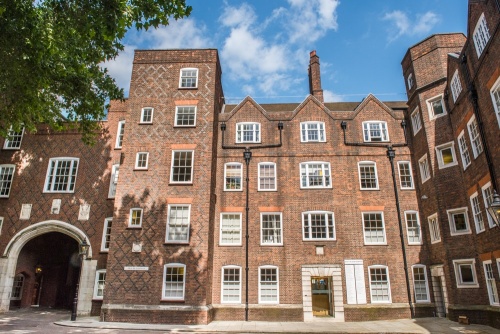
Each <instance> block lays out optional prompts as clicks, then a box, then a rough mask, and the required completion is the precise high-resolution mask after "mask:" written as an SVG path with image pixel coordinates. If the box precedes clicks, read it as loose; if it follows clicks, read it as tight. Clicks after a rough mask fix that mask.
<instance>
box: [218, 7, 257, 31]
mask: <svg viewBox="0 0 500 334" xmlns="http://www.w3.org/2000/svg"><path fill="white" fill-rule="evenodd" d="M255 20H256V15H255V11H254V10H253V8H252V7H250V5H249V4H247V3H242V4H241V6H240V7H231V6H228V7H225V8H224V12H223V13H222V15H221V16H220V18H219V21H220V22H221V23H222V25H224V26H226V27H238V26H244V27H248V26H250V25H251V24H252V23H254V22H255Z"/></svg>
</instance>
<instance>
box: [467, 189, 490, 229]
mask: <svg viewBox="0 0 500 334" xmlns="http://www.w3.org/2000/svg"><path fill="white" fill-rule="evenodd" d="M479 203H480V202H479V194H478V193H477V191H476V192H475V193H473V194H472V195H471V196H470V206H471V208H472V217H473V219H474V226H475V227H476V234H479V233H481V232H484V231H485V230H486V229H485V227H484V215H483V212H482V211H481V205H480V204H479ZM486 214H488V213H486Z"/></svg>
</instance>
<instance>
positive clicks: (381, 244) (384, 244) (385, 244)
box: [364, 242, 388, 246]
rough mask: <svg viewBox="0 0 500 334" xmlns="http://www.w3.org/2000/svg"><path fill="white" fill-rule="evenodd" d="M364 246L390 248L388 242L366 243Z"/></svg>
mask: <svg viewBox="0 0 500 334" xmlns="http://www.w3.org/2000/svg"><path fill="white" fill-rule="evenodd" d="M364 246H388V245H387V242H385V243H380V244H367V243H365V244H364Z"/></svg>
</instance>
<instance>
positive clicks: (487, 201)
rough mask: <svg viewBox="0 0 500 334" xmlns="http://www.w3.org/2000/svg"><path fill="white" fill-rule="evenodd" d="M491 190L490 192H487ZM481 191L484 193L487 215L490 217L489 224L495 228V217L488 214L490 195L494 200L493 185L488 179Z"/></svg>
mask: <svg viewBox="0 0 500 334" xmlns="http://www.w3.org/2000/svg"><path fill="white" fill-rule="evenodd" d="M487 192H489V194H487ZM481 193H482V195H483V201H484V208H485V212H486V216H487V217H488V226H489V227H490V228H493V227H495V226H496V224H495V222H494V221H493V218H491V216H490V215H489V214H488V208H489V207H490V201H489V199H488V197H490V199H491V201H492V200H493V187H492V186H491V182H490V181H488V182H487V183H486V184H485V185H484V186H482V187H481Z"/></svg>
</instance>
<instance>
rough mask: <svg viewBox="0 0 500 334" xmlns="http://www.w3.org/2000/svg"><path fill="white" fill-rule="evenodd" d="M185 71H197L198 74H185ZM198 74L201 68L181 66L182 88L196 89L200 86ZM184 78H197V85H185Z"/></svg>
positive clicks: (180, 79) (180, 86)
mask: <svg viewBox="0 0 500 334" xmlns="http://www.w3.org/2000/svg"><path fill="white" fill-rule="evenodd" d="M183 71H186V72H187V71H195V72H196V76H195V77H194V76H191V75H190V76H187V75H183ZM198 74H199V70H198V69H197V68H196V67H184V68H181V70H180V71H179V88H181V89H195V88H198ZM183 78H186V79H191V78H195V85H194V86H188V85H185V86H184V85H183V82H182V79H183Z"/></svg>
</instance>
